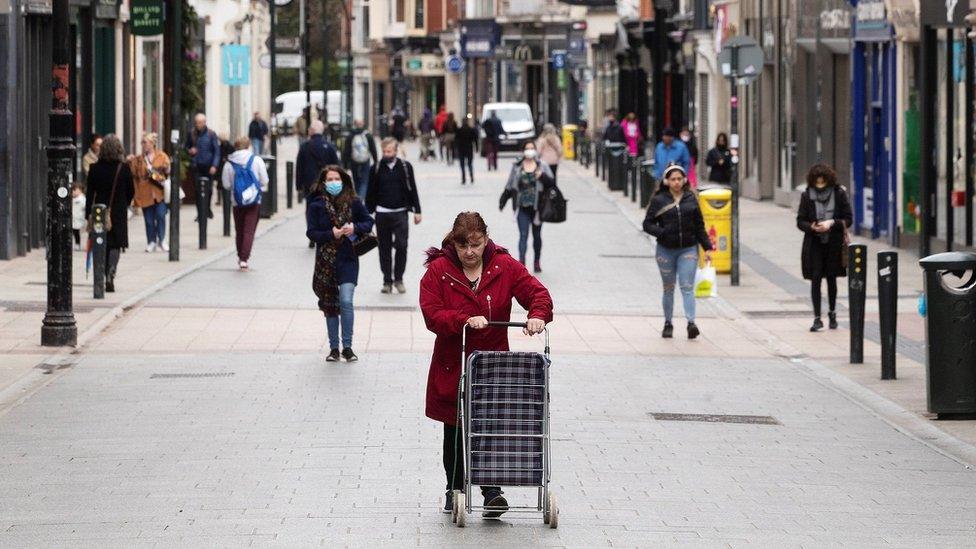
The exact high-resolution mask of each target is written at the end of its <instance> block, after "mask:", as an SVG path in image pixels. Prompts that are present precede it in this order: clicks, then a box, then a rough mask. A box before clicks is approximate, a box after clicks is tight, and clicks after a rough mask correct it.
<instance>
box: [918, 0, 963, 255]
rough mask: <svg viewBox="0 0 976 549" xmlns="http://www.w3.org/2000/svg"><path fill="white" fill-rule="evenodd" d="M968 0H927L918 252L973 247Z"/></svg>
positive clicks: (923, 31)
mask: <svg viewBox="0 0 976 549" xmlns="http://www.w3.org/2000/svg"><path fill="white" fill-rule="evenodd" d="M969 4H970V2H969V1H968V0H958V2H949V3H944V2H922V3H921V12H920V22H921V33H920V35H921V36H920V38H921V51H920V59H919V66H918V75H919V78H918V81H919V87H920V98H919V105H920V109H919V111H920V117H921V121H920V122H921V123H920V128H921V146H920V147H919V149H920V151H921V152H920V166H919V183H920V185H919V187H920V195H921V197H922V199H921V200H920V201H919V203H920V204H919V205H920V217H921V227H920V228H921V231H920V235H919V251H920V253H921V255H923V256H925V255H928V254H929V253H932V252H937V251H943V250H958V249H961V248H972V247H973V176H974V173H973V170H974V158H973V155H974V150H973V145H974V143H973V137H974V131H976V120H974V118H976V113H974V110H973V101H974V84H976V79H974V74H973V68H974V53H973V40H972V39H970V38H968V37H967V36H966V31H967V29H966V28H965V21H964V17H965V15H966V13H968V11H969Z"/></svg>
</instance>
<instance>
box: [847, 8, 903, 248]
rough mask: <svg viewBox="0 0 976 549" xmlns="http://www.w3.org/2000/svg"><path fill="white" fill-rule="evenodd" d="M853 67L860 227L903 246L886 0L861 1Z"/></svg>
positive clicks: (893, 61) (893, 52) (893, 51)
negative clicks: (899, 239) (900, 229)
mask: <svg viewBox="0 0 976 549" xmlns="http://www.w3.org/2000/svg"><path fill="white" fill-rule="evenodd" d="M855 9H856V11H855V17H854V33H853V34H854V48H853V51H852V53H851V56H852V71H851V76H852V79H851V98H852V105H851V119H852V120H853V121H854V122H855V123H853V124H851V151H850V155H851V182H852V184H853V188H854V193H853V195H854V204H853V208H854V229H855V232H856V233H858V234H864V235H870V236H871V238H884V239H886V240H887V241H888V242H889V243H891V244H892V245H897V244H898V237H899V230H898V169H897V162H896V160H897V143H898V140H897V125H898V118H899V117H898V108H897V105H898V102H897V97H896V91H897V66H898V65H897V47H896V42H895V37H894V32H893V28H892V26H891V24H890V23H889V21H888V18H887V12H886V7H885V3H884V2H883V1H881V0H871V1H866V0H861V1H860V2H858V3H857V6H856V8H855Z"/></svg>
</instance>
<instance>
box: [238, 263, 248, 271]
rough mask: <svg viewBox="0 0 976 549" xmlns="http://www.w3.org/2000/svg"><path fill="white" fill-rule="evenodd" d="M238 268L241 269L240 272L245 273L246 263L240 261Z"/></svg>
mask: <svg viewBox="0 0 976 549" xmlns="http://www.w3.org/2000/svg"><path fill="white" fill-rule="evenodd" d="M238 267H239V268H240V269H241V270H242V271H246V270H247V261H241V262H240V263H238Z"/></svg>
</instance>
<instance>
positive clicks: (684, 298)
mask: <svg viewBox="0 0 976 549" xmlns="http://www.w3.org/2000/svg"><path fill="white" fill-rule="evenodd" d="M657 267H658V269H660V270H661V281H662V282H663V283H664V295H663V296H662V298H661V305H662V306H663V307H664V321H665V322H671V317H672V315H673V313H674V283H675V280H677V282H678V286H679V287H680V288H681V302H682V304H683V305H684V308H685V318H687V319H688V322H689V323H690V322H694V321H695V269H697V268H698V246H697V245H695V246H688V247H687V248H665V247H664V246H660V245H658V247H657Z"/></svg>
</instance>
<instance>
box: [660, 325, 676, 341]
mask: <svg viewBox="0 0 976 549" xmlns="http://www.w3.org/2000/svg"><path fill="white" fill-rule="evenodd" d="M661 337H663V338H664V339H671V338H672V337H674V325H672V324H671V323H670V322H665V323H664V329H663V330H661Z"/></svg>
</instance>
